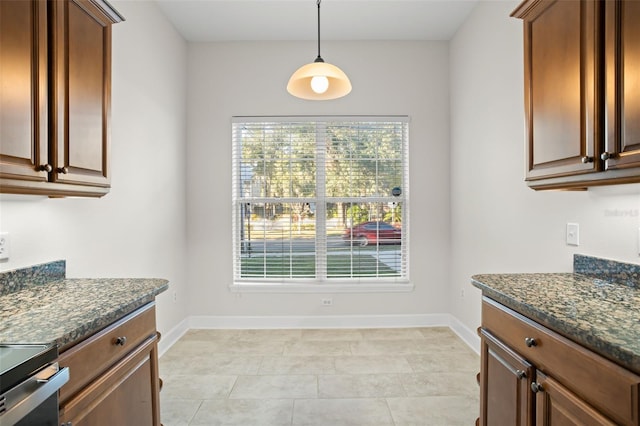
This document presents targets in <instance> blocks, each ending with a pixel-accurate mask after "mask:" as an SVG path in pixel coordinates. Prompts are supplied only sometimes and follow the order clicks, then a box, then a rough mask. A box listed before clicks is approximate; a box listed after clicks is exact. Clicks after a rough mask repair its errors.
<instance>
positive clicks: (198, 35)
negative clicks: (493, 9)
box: [156, 0, 478, 42]
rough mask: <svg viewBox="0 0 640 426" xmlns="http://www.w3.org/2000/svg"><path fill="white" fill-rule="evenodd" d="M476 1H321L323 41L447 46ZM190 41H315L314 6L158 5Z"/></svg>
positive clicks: (247, 0) (215, 0)
mask: <svg viewBox="0 0 640 426" xmlns="http://www.w3.org/2000/svg"><path fill="white" fill-rule="evenodd" d="M477 1H478V0H368V1H366V0H323V1H322V3H321V5H320V13H321V40H449V39H451V37H452V36H453V35H454V34H455V32H456V30H457V29H458V27H460V25H461V24H462V23H463V22H464V20H465V19H466V17H467V16H468V14H469V13H470V12H471V9H473V6H474V5H475V4H476V2H477ZM156 2H157V3H158V4H159V5H160V8H161V9H162V10H163V12H164V13H165V15H166V16H167V17H168V18H169V20H170V21H171V22H173V25H174V26H175V27H176V28H177V30H178V31H179V32H180V33H181V34H182V35H183V36H184V37H185V38H186V39H187V40H189V41H196V42H198V41H249V40H251V41H255V40H316V39H317V6H316V1H315V0H156Z"/></svg>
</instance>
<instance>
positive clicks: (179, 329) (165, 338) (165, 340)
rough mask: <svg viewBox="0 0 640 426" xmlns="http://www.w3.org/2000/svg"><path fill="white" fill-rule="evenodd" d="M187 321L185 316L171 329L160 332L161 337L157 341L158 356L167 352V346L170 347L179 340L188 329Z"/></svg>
mask: <svg viewBox="0 0 640 426" xmlns="http://www.w3.org/2000/svg"><path fill="white" fill-rule="evenodd" d="M189 322H190V320H189V318H185V319H183V320H182V321H180V322H179V323H178V324H177V325H176V326H175V327H173V328H172V329H171V330H169V331H168V332H166V333H164V334H162V338H161V339H160V342H159V343H158V357H161V356H162V355H164V353H165V352H167V351H168V350H169V348H171V346H173V345H175V344H176V342H177V341H178V340H180V338H181V337H182V336H184V335H185V334H186V332H187V331H189V329H190V327H189Z"/></svg>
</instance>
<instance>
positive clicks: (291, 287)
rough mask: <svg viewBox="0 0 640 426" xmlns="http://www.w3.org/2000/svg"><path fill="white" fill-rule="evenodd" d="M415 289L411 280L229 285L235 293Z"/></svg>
mask: <svg viewBox="0 0 640 426" xmlns="http://www.w3.org/2000/svg"><path fill="white" fill-rule="evenodd" d="M413 289H414V285H413V284H412V283H410V282H409V281H403V282H395V283H374V282H369V283H359V284H351V283H349V284H346V283H342V284H326V283H323V284H320V283H313V284H311V283H309V284H306V283H299V284H298V283H290V284H289V283H288V284H282V283H265V282H236V283H233V284H231V285H230V286H229V290H230V291H231V292H233V293H408V292H411V291H413Z"/></svg>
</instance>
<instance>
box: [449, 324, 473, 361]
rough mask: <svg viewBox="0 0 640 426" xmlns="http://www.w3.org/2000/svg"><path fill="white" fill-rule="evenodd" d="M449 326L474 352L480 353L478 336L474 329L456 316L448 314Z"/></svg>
mask: <svg viewBox="0 0 640 426" xmlns="http://www.w3.org/2000/svg"><path fill="white" fill-rule="evenodd" d="M449 319H450V322H449V327H450V328H451V330H453V332H454V333H456V334H457V335H458V337H460V338H461V339H462V341H463V342H465V343H466V344H467V345H469V347H470V348H471V349H473V351H474V352H475V353H477V354H478V355H480V336H478V334H477V333H475V332H474V331H471V330H470V329H469V328H468V327H467V326H466V325H464V324H463V323H462V322H461V321H460V320H459V319H458V318H456V317H454V316H453V315H449Z"/></svg>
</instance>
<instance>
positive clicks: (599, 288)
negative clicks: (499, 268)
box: [472, 255, 640, 374]
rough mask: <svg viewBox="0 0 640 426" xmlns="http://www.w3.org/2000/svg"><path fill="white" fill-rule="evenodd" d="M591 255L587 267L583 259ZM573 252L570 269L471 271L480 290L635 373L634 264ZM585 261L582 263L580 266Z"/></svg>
mask: <svg viewBox="0 0 640 426" xmlns="http://www.w3.org/2000/svg"><path fill="white" fill-rule="evenodd" d="M590 260H593V262H592V263H593V265H592V266H594V267H593V268H589V267H588V265H589V261H590ZM603 262H609V264H610V265H613V264H612V263H611V261H603V260H601V259H596V258H588V257H586V256H582V255H576V258H574V271H575V272H574V273H555V274H554V273H547V274H545V273H543V274H535V273H534V274H485V275H474V276H473V277H472V283H473V285H474V286H476V287H478V288H480V289H481V290H482V293H483V295H485V296H487V297H489V298H491V299H494V300H496V301H497V302H500V303H502V304H503V305H505V306H507V307H509V308H511V309H513V310H515V311H517V312H519V313H521V314H522V315H524V316H526V317H528V318H530V319H532V320H534V321H536V322H538V323H540V324H542V325H544V326H546V327H548V328H550V329H551V330H554V331H556V332H557V333H559V334H561V335H563V336H565V337H567V338H568V339H570V340H573V341H574V342H576V343H578V344H580V345H582V346H585V347H587V348H589V349H591V350H593V351H594V352H596V353H598V354H600V355H602V356H604V357H605V358H608V359H610V360H612V361H613V362H615V363H617V364H619V365H622V366H623V367H626V368H628V369H630V370H632V371H634V372H636V373H639V374H640V265H632V264H621V265H622V266H620V264H619V263H618V262H614V263H615V264H617V266H616V268H618V269H616V270H611V269H606V268H604V267H603V265H605V266H606V264H605V263H603ZM585 265H586V266H587V267H585Z"/></svg>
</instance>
